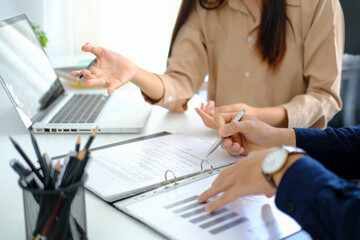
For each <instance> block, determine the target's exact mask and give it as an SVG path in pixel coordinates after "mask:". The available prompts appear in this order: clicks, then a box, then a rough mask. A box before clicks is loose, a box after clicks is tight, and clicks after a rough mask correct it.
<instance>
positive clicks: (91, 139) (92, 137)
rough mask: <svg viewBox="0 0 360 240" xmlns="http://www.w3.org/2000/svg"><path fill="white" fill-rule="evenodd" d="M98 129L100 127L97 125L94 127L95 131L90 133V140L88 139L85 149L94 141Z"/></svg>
mask: <svg viewBox="0 0 360 240" xmlns="http://www.w3.org/2000/svg"><path fill="white" fill-rule="evenodd" d="M98 129H99V127H96V128H95V129H94V131H93V132H92V133H91V135H90V137H89V140H88V141H87V143H86V145H85V147H84V149H86V150H87V149H89V147H90V145H91V143H92V141H93V140H94V137H95V136H96V134H97V131H98Z"/></svg>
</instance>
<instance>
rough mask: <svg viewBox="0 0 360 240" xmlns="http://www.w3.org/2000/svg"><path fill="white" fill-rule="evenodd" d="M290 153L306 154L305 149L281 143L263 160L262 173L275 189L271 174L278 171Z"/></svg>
mask: <svg viewBox="0 0 360 240" xmlns="http://www.w3.org/2000/svg"><path fill="white" fill-rule="evenodd" d="M292 153H302V154H305V155H306V152H305V150H303V149H301V148H297V147H293V146H287V145H283V146H282V147H281V148H280V147H279V148H275V149H274V150H273V151H272V152H270V153H269V154H268V155H267V156H266V157H265V158H264V160H263V163H262V169H261V170H262V174H263V175H264V177H265V179H266V180H267V181H268V182H269V183H270V185H271V186H273V187H274V188H276V189H277V186H276V184H275V182H274V179H273V177H272V176H273V175H274V174H275V173H277V172H278V171H280V170H281V169H282V168H283V167H284V166H285V163H286V162H287V160H288V156H289V155H290V154H292Z"/></svg>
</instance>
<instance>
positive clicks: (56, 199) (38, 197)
mask: <svg viewBox="0 0 360 240" xmlns="http://www.w3.org/2000/svg"><path fill="white" fill-rule="evenodd" d="M85 180H86V175H84V177H83V178H82V179H81V181H78V182H76V183H73V184H71V185H69V186H67V187H65V188H59V189H34V188H29V187H27V186H26V184H25V183H24V182H23V180H19V185H20V187H21V188H22V190H23V197H24V212H25V226H26V239H47V240H52V239H54V240H55V239H62V240H67V239H74V240H78V239H79V240H81V239H87V235H86V213H85V196H84V182H85Z"/></svg>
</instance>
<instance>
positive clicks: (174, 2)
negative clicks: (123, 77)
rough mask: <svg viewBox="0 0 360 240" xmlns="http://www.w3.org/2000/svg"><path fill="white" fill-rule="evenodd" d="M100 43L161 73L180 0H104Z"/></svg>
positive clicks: (101, 4) (102, 2)
mask: <svg viewBox="0 0 360 240" xmlns="http://www.w3.org/2000/svg"><path fill="white" fill-rule="evenodd" d="M99 2H100V4H99V6H100V9H99V10H100V43H101V44H102V45H103V46H105V47H107V48H109V49H112V50H114V51H117V52H119V53H121V54H122V55H124V56H125V57H127V58H129V59H130V60H132V61H133V62H135V63H136V64H137V65H139V66H141V67H143V68H145V69H146V70H149V71H152V72H157V73H162V72H164V70H165V68H166V59H167V54H168V50H169V45H170V38H171V34H172V29H173V27H174V24H175V21H176V16H177V14H178V9H179V6H180V3H181V0H131V1H129V0H101V1H99Z"/></svg>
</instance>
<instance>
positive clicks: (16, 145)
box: [9, 137, 44, 182]
mask: <svg viewBox="0 0 360 240" xmlns="http://www.w3.org/2000/svg"><path fill="white" fill-rule="evenodd" d="M9 138H10V140H11V142H12V144H13V145H14V147H15V148H16V150H18V152H19V153H20V155H21V156H22V157H23V158H24V160H25V161H26V162H27V164H28V165H29V166H30V168H31V170H32V171H33V172H34V173H35V174H36V176H37V177H38V178H39V179H40V181H42V182H44V178H43V177H42V176H41V175H40V174H39V172H38V171H37V170H36V168H35V166H34V165H33V164H32V162H31V160H30V159H29V158H28V156H27V155H26V154H25V153H24V151H23V150H22V149H21V147H20V146H19V144H17V142H15V140H14V139H12V138H11V137H9Z"/></svg>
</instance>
